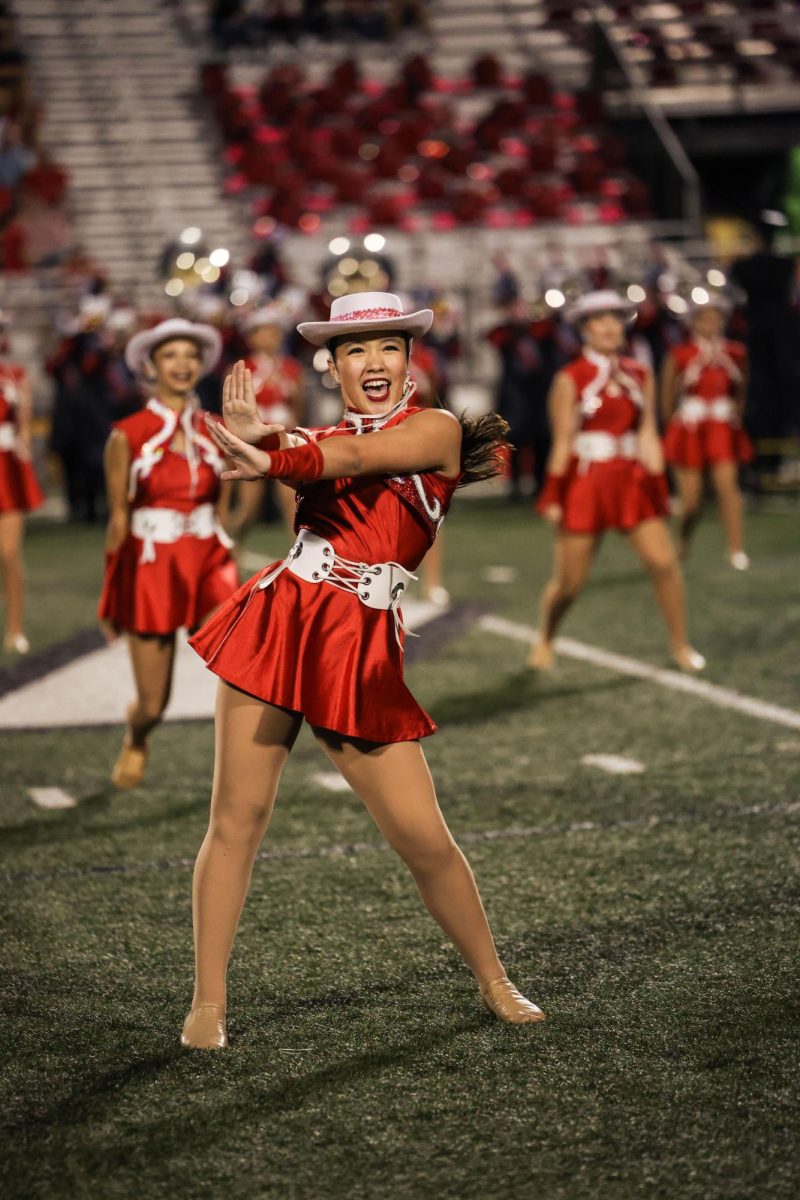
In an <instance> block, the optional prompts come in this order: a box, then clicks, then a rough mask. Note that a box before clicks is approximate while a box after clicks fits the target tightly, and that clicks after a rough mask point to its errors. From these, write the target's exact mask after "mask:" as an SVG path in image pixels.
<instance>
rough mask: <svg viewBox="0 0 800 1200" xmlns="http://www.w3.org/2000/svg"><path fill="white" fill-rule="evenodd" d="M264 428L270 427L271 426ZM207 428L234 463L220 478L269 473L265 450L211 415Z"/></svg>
mask: <svg viewBox="0 0 800 1200" xmlns="http://www.w3.org/2000/svg"><path fill="white" fill-rule="evenodd" d="M237 365H238V364H237ZM262 428H264V429H269V426H267V425H264V426H262ZM206 429H207V430H208V433H209V436H210V437H211V440H212V441H213V442H215V443H216V445H217V446H218V447H219V449H220V450H221V451H222V453H223V454H224V455H225V457H226V458H227V459H229V460H230V461H231V462H232V463H233V470H231V471H223V472H222V474H221V476H220V479H261V478H262V477H263V476H264V475H267V474H268V473H269V455H268V454H267V453H265V451H263V450H256V448H255V446H251V445H250V444H249V442H245V441H243V440H242V438H240V437H237V436H236V434H235V433H231V431H230V430H229V429H226V428H225V426H224V425H223V424H222V422H221V421H218V420H216V418H215V417H212V416H210V415H207V416H206Z"/></svg>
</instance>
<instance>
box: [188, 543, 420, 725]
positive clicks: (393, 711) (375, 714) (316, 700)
mask: <svg viewBox="0 0 800 1200" xmlns="http://www.w3.org/2000/svg"><path fill="white" fill-rule="evenodd" d="M273 565H274V566H275V565H277V564H273ZM262 576H263V572H262V573H260V574H259V575H257V576H254V578H253V579H251V580H250V581H249V582H248V583H246V584H245V585H244V587H242V588H240V589H239V591H238V592H237V593H236V595H235V596H233V597H232V598H231V600H229V601H228V603H227V604H226V605H225V606H224V607H223V608H221V609H220V610H219V612H218V613H215V614H214V616H213V617H212V618H211V620H210V621H207V622H206V624H205V625H204V626H203V628H202V629H201V630H200V631H199V632H198V633H197V634H195V636H194V637H193V638H192V639H191V645H192V646H193V647H194V648H195V650H196V651H197V653H198V654H199V655H200V656H201V658H203V659H204V660H205V662H206V665H207V666H208V667H209V668H210V669H211V670H212V671H213V672H214V673H215V674H216V675H219V677H220V678H221V679H224V680H225V682H226V683H229V684H232V685H233V686H234V687H237V688H240V689H241V690H242V691H244V692H248V693H249V694H250V695H251V696H255V697H256V698H257V699H259V700H263V701H265V702H266V703H267V704H274V705H276V706H277V707H278V708H285V709H290V710H291V711H292V712H296V713H301V714H302V715H303V716H304V717H305V719H306V720H307V721H308V723H309V724H310V725H313V726H315V727H316V728H320V729H329V730H332V731H333V732H335V733H339V734H341V735H342V736H343V737H354V738H363V739H364V740H365V741H368V742H408V741H415V740H416V739H417V738H422V737H427V736H428V734H431V733H434V732H435V731H436V725H435V724H434V722H433V721H432V720H431V718H430V717H429V716H428V714H427V713H426V712H425V711H424V709H422V708H421V707H420V706H419V704H417V702H416V700H415V699H414V697H413V696H412V695H411V692H410V691H409V690H408V688H407V687H406V685H405V683H404V682H403V656H402V652H401V650H400V647H399V646H398V645H397V642H396V640H395V633H394V620H393V618H392V616H391V614H390V613H388V612H386V611H384V610H381V609H374V608H367V607H366V606H365V605H364V604H362V603H361V601H360V600H359V599H358V597H357V596H354V595H353V594H352V593H349V592H343V591H341V590H340V589H339V588H337V587H334V586H332V585H331V584H328V583H324V582H323V583H318V584H317V583H308V582H306V581H305V580H303V579H298V578H297V576H295V575H292V574H290V573H289V572H288V571H284V572H283V573H282V574H281V575H279V576H278V578H277V579H276V580H275V581H274V582H273V583H272V584H270V586H269V587H267V588H265V589H264V590H263V591H259V590H258V589H257V588H256V586H255V585H256V584H257V583H258V580H259V579H260V578H262Z"/></svg>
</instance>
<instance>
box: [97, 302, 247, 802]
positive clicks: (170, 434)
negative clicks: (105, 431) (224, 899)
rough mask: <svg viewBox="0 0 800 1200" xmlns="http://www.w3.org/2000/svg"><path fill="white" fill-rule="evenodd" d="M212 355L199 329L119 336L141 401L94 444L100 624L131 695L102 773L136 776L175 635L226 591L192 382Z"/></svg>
mask: <svg viewBox="0 0 800 1200" xmlns="http://www.w3.org/2000/svg"><path fill="white" fill-rule="evenodd" d="M219 353H220V337H219V333H218V332H217V330H215V329H214V328H212V326H210V325H197V324H192V323H191V322H190V321H185V320H183V319H181V318H174V319H172V320H169V321H162V323H161V324H160V325H157V326H156V327H155V328H154V329H148V330H146V331H144V332H142V333H137V334H136V335H135V336H134V337H133V338H131V340H130V341H129V342H128V345H127V347H126V350H125V358H126V362H127V364H128V366H129V367H130V369H131V371H133V372H134V374H140V373H144V375H145V377H146V379H147V380H148V382H149V383H150V385H151V387H152V398H151V399H150V400H149V401H148V402H147V404H146V406H145V407H144V408H143V409H142V410H141V411H140V412H138V413H134V414H133V415H132V416H129V417H126V418H125V419H124V420H122V421H119V422H118V423H117V425H116V426H115V427H114V430H113V431H112V433H111V436H110V438H109V440H108V444H107V446H106V456H105V462H106V480H107V486H108V503H109V511H110V515H109V522H108V535H107V538H106V573H105V580H104V584H103V594H102V596H101V598H100V607H99V616H100V620H101V626H102V628H103V630H104V632H105V633H106V635H107V637H108V638H109V640H111V639H112V638H114V637H116V636H117V634H119V633H122V632H124V633H126V634H127V637H128V646H129V650H130V657H131V664H132V667H133V676H134V681H135V684H136V699H135V700H134V701H133V703H132V704H131V706H130V708H129V709H128V718H127V727H126V730H125V737H124V740H123V744H122V750H121V751H120V754H119V758H118V759H117V762H116V765H115V767H114V771H113V774H112V781H113V782H114V783H115V784H116V786H117V787H120V788H129V787H136V786H137V784H139V783H141V781H142V779H143V778H144V773H145V766H146V760H147V739H148V736H149V735H150V733H151V732H152V730H153V729H154V728H155V726H156V725H157V724H158V722H159V721H160V720H161V716H162V714H163V712H164V709H165V708H166V706H167V702H168V701H169V695H170V689H171V687H172V670H173V664H174V660H175V633H176V631H177V630H178V629H179V628H181V627H182V626H185V627H187V628H188V629H190V630H194V629H196V628H197V627H198V626H199V625H200V624H201V623H202V622H203V620H205V618H206V617H207V616H208V615H209V614H210V613H211V612H213V611H214V609H215V608H217V607H218V606H219V605H220V604H221V603H222V602H223V601H224V600H227V599H228V597H229V596H231V595H232V594H233V592H234V591H235V590H236V587H237V582H238V581H237V576H236V566H235V564H234V562H233V559H232V558H231V556H230V552H229V547H230V544H231V543H230V540H229V539H228V537H227V536H226V535H225V533H224V532H223V530H222V528H221V526H220V524H219V521H218V519H217V508H218V506H219V504H220V493H221V486H220V475H221V473H222V470H223V467H224V462H223V459H222V456H221V455H220V454H219V452H218V450H217V448H216V446H214V444H213V442H212V441H211V440H210V439H209V437H208V436H207V434H206V432H205V425H204V423H203V416H202V414H201V413H200V411H199V410H198V404H197V398H196V396H195V392H194V389H195V385H196V383H197V381H198V379H199V378H200V376H201V375H202V374H204V373H205V372H207V371H210V370H211V369H212V368H213V366H214V364H215V363H216V361H217V358H218V356H219Z"/></svg>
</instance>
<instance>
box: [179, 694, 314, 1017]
mask: <svg viewBox="0 0 800 1200" xmlns="http://www.w3.org/2000/svg"><path fill="white" fill-rule="evenodd" d="M300 724H301V718H300V717H299V716H295V715H293V714H290V713H287V712H284V711H283V709H280V708H274V707H273V706H272V705H270V704H263V703H262V702H261V701H260V700H256V699H254V698H253V697H252V696H246V695H244V694H243V693H242V692H238V691H236V689H235V688H232V687H229V686H228V684H226V683H222V682H221V683H220V685H219V689H218V692H217V713H216V761H215V764H214V784H213V790H212V795H211V816H210V820H209V825H208V832H207V833H206V836H205V839H204V841H203V844H202V846H201V847H200V852H199V854H198V856H197V863H196V865H195V869H194V884H193V889H192V907H193V914H194V945H195V959H196V969H195V988H194V999H193V1001H192V1007H193V1008H196V1007H197V1006H198V1005H201V1004H211V1005H220V1006H222V1007H223V1008H224V1005H225V976H226V972H227V969H228V960H229V958H230V954H231V949H232V947H233V939H234V937H235V935H236V928H237V926H238V924H239V917H240V915H241V911H242V908H243V906H244V901H245V897H246V895H247V889H248V887H249V885H250V876H251V874H252V870H253V863H254V861H255V856H256V852H257V850H258V847H259V845H260V843H261V839H262V838H263V836H264V834H265V832H266V830H267V826H268V825H269V821H270V817H271V816H272V809H273V806H274V803H275V795H276V792H277V789H278V781H279V780H280V776H281V771H282V770H283V767H284V764H285V762H286V759H287V758H288V756H289V751H290V750H291V748H292V746H293V745H294V740H295V738H296V737H297V733H298V730H299V728H300Z"/></svg>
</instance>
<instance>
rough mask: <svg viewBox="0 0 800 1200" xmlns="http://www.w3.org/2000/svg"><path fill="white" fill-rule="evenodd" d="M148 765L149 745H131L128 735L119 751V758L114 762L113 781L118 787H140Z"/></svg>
mask: <svg viewBox="0 0 800 1200" xmlns="http://www.w3.org/2000/svg"><path fill="white" fill-rule="evenodd" d="M146 767H147V747H146V746H131V745H129V744H128V739H127V736H126V738H125V741H124V742H123V743H122V749H121V750H120V752H119V758H118V759H117V761H116V762H115V763H114V770H113V771H112V772H111V782H112V783H113V784H114V787H117V788H135V787H138V786H139V784H140V783H141V782H142V780H143V779H144V773H145V768H146Z"/></svg>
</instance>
